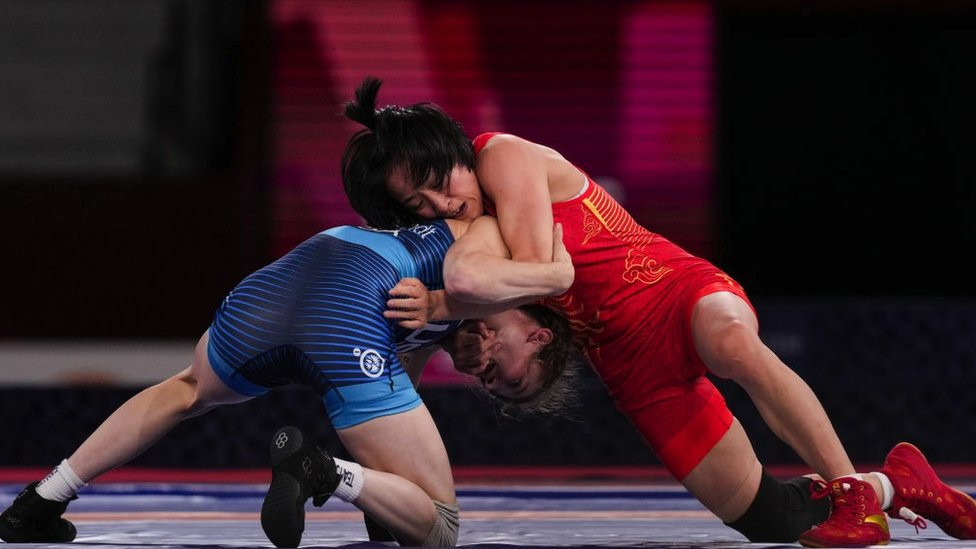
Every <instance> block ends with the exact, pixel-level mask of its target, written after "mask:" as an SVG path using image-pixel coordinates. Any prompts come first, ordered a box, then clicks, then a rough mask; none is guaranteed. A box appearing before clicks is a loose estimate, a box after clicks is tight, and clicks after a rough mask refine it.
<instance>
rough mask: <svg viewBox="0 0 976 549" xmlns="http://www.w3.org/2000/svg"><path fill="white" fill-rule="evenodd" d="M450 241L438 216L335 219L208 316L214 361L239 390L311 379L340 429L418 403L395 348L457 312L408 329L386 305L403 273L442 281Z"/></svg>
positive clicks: (451, 326) (429, 336)
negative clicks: (363, 222) (407, 221)
mask: <svg viewBox="0 0 976 549" xmlns="http://www.w3.org/2000/svg"><path fill="white" fill-rule="evenodd" d="M453 242H454V237H453V235H452V234H451V231H450V229H449V228H448V226H447V223H446V222H444V221H443V220H438V221H433V222H431V223H430V224H426V225H416V226H414V227H408V228H404V229H399V230H395V231H378V230H373V229H367V228H362V227H351V226H341V227H335V228H332V229H329V230H327V231H324V232H321V233H319V234H317V235H315V236H313V237H311V238H309V239H308V240H306V241H305V242H303V243H302V244H300V245H298V246H297V247H296V248H295V249H294V250H292V251H291V252H289V253H288V254H286V255H285V256H284V257H282V258H281V259H279V260H277V261H275V262H274V263H272V264H270V265H268V266H266V267H264V268H262V269H260V270H258V271H256V272H254V273H252V274H251V275H249V276H248V277H247V278H245V279H244V280H242V281H241V282H240V284H238V285H237V287H236V288H234V290H233V291H232V292H231V293H230V294H229V295H228V296H227V298H226V299H225V300H224V302H223V304H222V305H221V306H220V308H219V309H218V311H217V314H216V316H215V318H214V321H213V323H212V324H211V325H210V343H209V345H208V348H207V356H208V358H209V359H210V364H211V366H212V367H213V369H214V371H215V372H216V373H217V375H218V376H220V378H221V379H222V380H223V381H224V383H226V384H227V385H228V386H229V387H231V388H232V389H234V390H235V391H237V392H239V393H241V394H244V395H250V396H257V395H261V394H264V393H266V392H268V391H269V390H270V389H271V388H273V387H278V386H281V385H287V384H290V383H298V384H302V385H308V386H310V387H312V388H313V389H314V390H315V391H316V392H317V393H318V394H319V396H321V397H322V399H323V401H324V402H325V406H326V410H327V411H328V413H329V417H330V419H331V420H332V424H333V427H335V428H336V429H342V428H346V427H351V426H353V425H356V424H358V423H362V422H364V421H366V420H369V419H373V418H375V417H380V416H384V415H390V414H395V413H400V412H404V411H407V410H411V409H413V408H415V407H417V406H419V405H420V397H419V395H417V392H416V391H415V390H414V388H413V384H412V383H411V382H410V379H409V377H408V376H407V374H406V372H405V371H404V369H403V365H402V364H401V363H400V360H399V358H398V357H397V353H398V352H403V351H409V350H412V349H415V348H417V347H420V346H423V345H426V344H429V343H434V342H436V341H437V340H439V339H441V338H443V337H445V336H446V335H448V334H450V333H451V332H453V331H454V330H455V329H457V327H458V326H459V325H460V321H456V322H447V323H437V324H430V325H428V326H427V327H425V328H423V329H420V330H413V331H411V330H406V329H403V328H400V327H399V326H397V324H396V322H394V321H391V320H388V319H386V318H384V317H383V311H384V310H386V301H387V300H388V299H389V295H388V291H389V290H390V288H392V287H393V286H395V285H396V284H397V282H399V280H400V279H401V278H403V277H415V278H418V279H420V280H421V281H422V282H423V283H424V284H425V285H426V286H427V288H428V289H430V290H439V289H442V288H443V287H444V281H443V272H442V267H443V263H444V254H445V253H446V252H447V248H448V247H449V246H450V245H451V244H452V243H453Z"/></svg>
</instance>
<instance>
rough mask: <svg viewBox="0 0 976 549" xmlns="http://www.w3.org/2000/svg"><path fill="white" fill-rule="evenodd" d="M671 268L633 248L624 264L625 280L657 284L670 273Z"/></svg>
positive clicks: (628, 252)
mask: <svg viewBox="0 0 976 549" xmlns="http://www.w3.org/2000/svg"><path fill="white" fill-rule="evenodd" d="M673 270H674V269H672V268H671V267H668V266H666V265H662V264H661V263H660V262H659V261H658V260H656V259H654V258H652V257H650V256H649V255H647V254H645V253H644V252H642V251H640V250H636V249H634V248H631V249H630V250H628V251H627V261H626V262H625V263H624V273H623V279H624V280H625V281H627V282H629V283H634V282H643V283H644V284H647V285H651V284H657V283H658V282H660V281H661V279H662V278H664V277H665V275H667V274H668V273H670V272H671V271H673Z"/></svg>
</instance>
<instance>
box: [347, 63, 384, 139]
mask: <svg viewBox="0 0 976 549" xmlns="http://www.w3.org/2000/svg"><path fill="white" fill-rule="evenodd" d="M382 84H383V82H382V81H381V80H380V79H379V78H374V77H372V76H367V77H366V78H365V79H363V82H362V83H361V84H360V85H359V87H358V88H356V99H355V100H353V101H347V102H346V104H345V105H344V109H345V114H346V117H347V118H349V119H350V120H354V121H356V122H359V123H360V124H362V125H363V126H366V128H367V129H369V130H372V131H376V96H377V95H378V94H379V91H380V86H381V85H382Z"/></svg>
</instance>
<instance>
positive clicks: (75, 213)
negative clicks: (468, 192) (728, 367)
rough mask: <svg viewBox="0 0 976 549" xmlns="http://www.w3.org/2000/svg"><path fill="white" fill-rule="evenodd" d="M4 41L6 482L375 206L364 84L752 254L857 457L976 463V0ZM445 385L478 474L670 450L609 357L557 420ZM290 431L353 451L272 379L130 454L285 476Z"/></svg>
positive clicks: (96, 28)
mask: <svg viewBox="0 0 976 549" xmlns="http://www.w3.org/2000/svg"><path fill="white" fill-rule="evenodd" d="M0 43H2V45H3V47H0V263H2V267H0V288H2V290H0V291H2V300H0V420H2V421H3V428H2V430H0V432H2V433H3V434H2V441H3V442H2V444H0V468H5V469H0V474H4V473H3V472H2V471H10V470H13V469H17V468H32V467H38V468H42V469H43V468H47V467H50V466H52V465H54V464H55V463H57V462H58V461H59V460H60V459H62V458H63V457H65V456H67V455H68V453H70V451H71V450H73V449H74V448H75V447H76V446H77V445H78V444H79V443H80V442H81V440H82V439H83V438H84V437H85V436H87V434H88V433H89V432H90V431H91V430H92V429H94V428H95V427H96V426H97V425H98V423H100V422H101V420H102V419H104V418H105V417H106V416H107V415H108V414H109V413H110V412H111V411H112V410H113V409H114V408H115V407H116V406H117V405H119V404H121V403H122V402H123V401H124V400H125V399H126V398H127V397H129V396H130V395H132V394H133V393H134V392H136V391H137V390H139V389H140V388H142V387H144V386H146V385H149V384H152V383H154V382H156V381H158V380H161V379H163V378H164V377H166V376H168V375H170V374H171V373H173V372H175V371H177V370H179V369H181V368H183V367H185V366H186V365H187V364H188V361H189V358H190V355H191V352H192V348H193V344H194V338H196V337H197V336H199V334H200V333H202V332H203V331H204V329H205V328H206V327H207V325H208V323H209V321H210V317H211V315H212V314H213V311H214V309H215V307H216V306H217V304H218V303H220V301H221V300H222V299H223V297H224V294H225V292H227V291H228V290H229V289H230V288H231V287H232V286H233V285H234V284H235V283H236V282H237V281H238V280H239V279H240V278H241V277H242V276H244V275H246V274H247V273H249V272H251V271H252V270H254V269H256V268H258V267H260V266H262V265H264V264H265V263H267V262H268V261H270V260H272V259H274V258H275V257H277V256H278V255H279V254H280V253H283V252H284V251H286V250H288V249H290V248H291V247H292V246H293V245H295V244H297V243H298V242H300V241H301V240H304V239H305V238H306V237H307V236H309V235H311V234H313V233H314V232H317V231H318V230H321V229H322V228H325V227H329V226H332V225H337V224H346V223H351V224H355V223H358V218H357V217H356V216H355V214H354V213H353V212H352V210H351V208H350V207H349V206H348V205H347V203H346V200H345V196H344V194H343V193H342V189H341V180H340V176H339V170H338V166H339V155H340V153H341V150H342V147H343V145H344V144H345V141H346V140H347V138H348V137H349V136H350V135H351V133H352V132H353V131H355V129H356V127H355V126H354V125H353V124H352V123H350V122H348V121H346V120H345V119H344V118H342V116H341V115H340V106H341V103H342V102H343V101H345V100H346V99H348V98H350V97H351V94H352V90H353V88H354V86H355V85H356V84H357V83H358V82H359V81H360V80H361V78H362V77H364V76H367V75H374V76H378V77H381V78H383V79H384V80H385V82H386V84H385V85H384V87H383V90H382V92H381V96H380V100H381V103H383V102H390V103H406V102H416V101H425V100H426V101H433V102H435V103H438V104H439V105H441V106H442V107H444V108H445V109H446V110H447V111H448V112H449V113H451V114H452V115H454V116H455V117H456V118H458V119H459V120H460V121H461V122H462V123H463V124H464V126H465V129H466V130H467V132H468V133H469V134H470V135H474V134H476V133H478V132H481V131H488V130H503V131H508V132H512V133H516V134H519V135H522V136H525V137H527V138H529V139H532V140H535V141H539V142H542V143H545V144H548V145H550V146H553V147H554V148H556V149H558V150H560V151H562V152H563V153H565V154H566V156H567V157H568V158H570V159H571V160H572V161H574V162H576V163H578V164H579V165H580V166H581V167H583V168H584V169H586V170H587V171H588V172H589V173H590V174H592V175H593V176H595V177H596V178H597V179H599V180H601V181H602V182H603V183H604V184H605V185H607V186H608V187H609V188H610V189H612V190H613V192H614V194H616V196H617V197H618V198H619V200H620V201H621V202H623V204H624V205H625V206H626V207H627V208H628V209H629V210H630V211H631V212H632V213H633V214H634V216H635V217H636V218H637V219H638V221H640V222H642V223H643V224H644V225H646V226H647V227H649V228H651V229H652V230H654V231H657V232H660V233H662V234H664V235H666V236H668V237H669V238H671V239H672V240H674V241H676V242H677V243H679V244H681V245H683V246H685V247H686V248H688V249H689V250H691V251H692V252H694V253H697V254H699V255H703V256H705V257H707V258H709V259H711V260H712V261H713V262H715V263H717V264H718V265H719V266H720V267H722V268H723V269H725V270H726V271H727V272H729V273H730V274H731V275H733V276H734V277H736V278H737V279H738V280H739V281H741V282H742V283H743V285H744V286H745V287H746V290H747V291H748V292H749V293H750V295H751V296H752V298H753V301H754V303H755V305H756V306H757V308H758V310H759V313H760V319H761V321H762V324H763V327H762V333H763V337H764V338H765V340H766V341H767V342H768V343H769V344H770V345H771V346H772V347H773V348H774V349H775V350H776V351H777V352H778V353H779V354H780V356H781V357H782V358H783V359H784V360H785V361H786V362H787V363H788V364H790V365H791V366H792V367H793V368H794V369H795V370H796V371H797V372H798V373H799V374H800V375H801V376H802V377H804V378H805V379H806V380H807V381H808V382H809V383H810V384H811V386H812V387H813V388H814V390H815V391H816V392H817V393H818V395H819V396H820V397H821V399H822V400H823V402H824V404H825V406H826V408H827V410H828V413H829V414H830V416H831V417H832V419H833V421H834V425H835V427H836V428H837V430H838V432H839V434H840V436H841V439H842V440H843V442H844V443H845V445H846V446H847V448H848V450H849V452H850V453H851V455H852V457H853V458H854V460H855V461H856V462H857V463H858V464H859V465H860V464H875V463H879V462H880V461H881V460H882V459H883V457H884V455H885V453H886V452H887V451H888V449H890V447H891V446H892V445H893V444H894V443H895V442H897V441H899V440H903V439H904V440H911V441H913V442H915V443H916V444H917V445H918V446H919V447H921V448H922V449H923V450H924V451H925V452H926V453H927V454H928V456H929V458H930V459H931V460H932V461H933V462H934V463H941V464H963V465H964V464H968V463H972V462H973V461H974V458H976V448H974V445H973V444H972V441H973V439H974V436H976V422H974V421H973V420H972V418H973V417H976V397H974V396H973V390H972V388H973V386H974V382H976V299H974V291H973V283H972V278H973V275H972V269H971V268H970V267H969V265H970V263H971V261H970V258H969V255H970V254H971V252H972V249H973V246H974V243H976V220H974V209H976V163H974V162H973V150H974V145H976V133H974V128H976V116H974V115H976V112H974V111H976V101H974V100H973V98H974V97H976V65H974V64H973V52H974V51H976V5H974V4H972V3H964V2H931V1H922V0H918V1H912V0H900V1H896V2H882V1H864V2H854V3H847V2H834V1H831V2H796V3H792V2H791V3H783V2H776V1H758V0H756V1H727V2H720V3H712V2H704V1H702V2H693V1H671V2H657V1H653V2H652V1H643V2H641V1H609V2H608V1H602V0H600V1H597V0H593V1H587V0H580V1H572V2H563V1H534V2H521V1H515V0H496V1H492V2H478V1H448V0H347V1H338V0H321V1H300V0H253V1H236V0H235V1H228V0H192V1H191V0H143V1H140V2H129V1H126V0H77V1H73V2H69V1H57V0H5V1H4V2H2V3H0ZM722 387H723V388H724V389H726V391H725V394H726V395H727V398H728V399H729V401H730V404H731V406H732V407H733V410H734V411H735V412H736V413H737V415H738V416H739V417H740V419H741V420H742V421H743V423H744V425H745V427H746V429H747V431H748V432H749V435H750V437H752V439H753V441H754V444H755V445H756V448H757V452H758V454H759V457H760V459H762V460H763V461H764V462H766V463H772V464H781V465H786V466H789V465H795V464H797V463H798V460H797V458H796V457H795V456H794V455H793V454H792V453H791V452H790V451H789V449H788V448H787V447H786V446H785V444H783V443H781V442H779V441H778V440H776V439H775V438H774V437H773V436H772V434H771V433H770V432H769V430H768V429H767V428H766V427H765V426H764V425H763V424H762V422H761V420H760V418H759V417H758V415H757V414H756V412H755V411H754V409H753V408H752V406H751V404H750V403H749V402H748V400H747V398H745V396H744V394H743V393H742V392H741V391H739V390H738V389H737V388H736V387H733V386H730V385H728V384H723V385H722ZM422 394H423V396H424V399H425V400H426V402H427V404H428V406H429V407H430V408H431V409H432V412H433V414H434V417H435V419H436V420H437V422H438V424H439V426H440V428H441V429H442V434H443V436H444V439H445V442H446V444H447V446H448V450H449V453H450V455H451V458H452V460H453V462H454V464H455V465H457V466H458V467H478V466H485V465H502V466H522V465H531V466H546V467H548V468H552V467H558V466H565V467H594V466H619V467H632V466H640V467H644V466H650V467H653V466H655V465H656V463H657V461H656V459H655V458H654V456H653V455H652V454H651V453H650V451H649V450H647V449H646V448H645V447H644V445H643V444H642V442H641V441H640V440H639V439H638V438H637V435H636V434H635V433H634V432H633V431H632V429H631V428H630V427H629V425H628V424H627V423H626V420H625V419H623V418H622V416H620V415H619V414H618V413H617V412H616V411H615V410H614V409H613V407H612V405H611V404H610V403H609V401H608V400H607V398H606V396H605V395H604V393H603V391H602V388H601V386H600V385H599V382H598V381H597V380H596V379H595V378H592V377H589V378H587V379H586V381H585V383H584V385H583V388H582V394H581V397H582V398H581V405H580V406H579V407H578V408H576V409H573V410H570V411H569V412H570V416H571V417H568V418H557V419H545V418H534V419H522V420H518V421H514V420H511V419H507V418H503V417H501V416H499V414H498V413H497V412H495V411H494V410H493V409H492V408H491V407H490V406H486V402H485V401H484V399H483V398H481V397H480V396H479V395H478V394H477V393H476V392H474V391H473V390H471V388H470V387H469V386H467V385H466V384H465V383H464V381H463V380H462V379H460V378H459V377H457V376H455V375H454V374H453V373H452V371H451V368H450V365H449V364H447V363H446V362H445V360H444V359H443V357H440V358H439V359H438V360H437V361H436V362H435V363H434V364H432V365H431V368H430V372H429V374H428V376H427V377H426V379H425V383H424V386H423V387H422ZM288 423H291V424H295V425H299V426H301V427H302V428H303V429H305V430H307V431H309V432H312V433H316V434H317V435H318V436H319V439H320V440H322V441H323V442H324V443H325V445H327V446H328V441H330V440H331V441H333V445H334V441H335V438H334V437H330V435H329V427H328V425H327V421H326V420H325V419H324V415H323V414H322V410H321V405H320V404H319V402H318V401H317V399H315V398H314V397H313V396H312V395H311V394H309V393H307V392H305V391H303V390H300V389H283V390H280V391H276V392H273V393H272V394H271V395H269V396H268V397H265V398H262V399H257V400H255V401H252V402H249V403H247V404H244V405H240V406H235V407H227V408H224V409H218V410H216V411H215V412H212V413H210V414H207V415H205V416H203V417H201V418H197V419H194V420H191V421H188V422H186V423H185V424H183V425H181V426H180V427H178V428H177V429H176V430H175V431H174V432H173V433H172V434H171V435H170V436H169V437H167V438H165V439H164V440H163V441H162V442H161V443H160V444H159V445H158V446H157V447H155V448H153V449H151V450H150V451H149V452H147V453H146V454H145V455H143V456H142V457H140V458H139V459H138V460H137V461H136V462H134V463H133V464H132V465H135V466H145V467H177V468H185V469H192V468H250V467H263V466H264V465H265V464H266V460H267V453H266V446H267V438H268V436H269V435H270V433H272V432H273V431H274V429H276V428H277V427H278V426H280V425H284V424H288ZM333 448H334V446H333Z"/></svg>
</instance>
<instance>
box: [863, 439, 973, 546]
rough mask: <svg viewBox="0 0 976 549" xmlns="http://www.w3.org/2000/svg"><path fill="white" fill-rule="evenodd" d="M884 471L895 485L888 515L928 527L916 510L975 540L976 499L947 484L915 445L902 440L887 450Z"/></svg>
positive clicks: (948, 531)
mask: <svg viewBox="0 0 976 549" xmlns="http://www.w3.org/2000/svg"><path fill="white" fill-rule="evenodd" d="M881 472H882V473H884V474H886V475H888V478H889V479H890V480H891V484H892V485H894V487H895V497H894V499H893V500H892V502H891V508H890V509H888V516H890V517H891V518H900V519H904V520H905V521H907V522H909V523H910V524H913V525H915V526H916V527H922V528H924V527H925V521H923V520H920V519H918V518H917V516H916V515H915V513H918V514H919V515H922V516H923V517H925V518H927V519H929V520H931V521H932V522H934V523H936V524H937V525H938V526H939V528H941V529H942V531H943V532H945V533H946V534H949V535H950V536H952V537H954V538H958V539H976V501H973V498H971V497H969V496H968V495H966V494H964V493H963V492H960V491H959V490H956V489H955V488H950V487H949V486H946V485H945V483H943V482H942V481H941V480H939V476H938V475H936V474H935V471H934V470H933V469H932V466H931V465H929V462H928V460H926V459H925V456H924V455H922V452H921V451H920V450H919V449H918V448H916V447H915V446H914V445H912V444H909V443H907V442H899V443H898V444H896V445H895V447H894V448H892V449H891V451H890V452H888V457H886V458H885V462H884V467H882V468H881Z"/></svg>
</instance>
